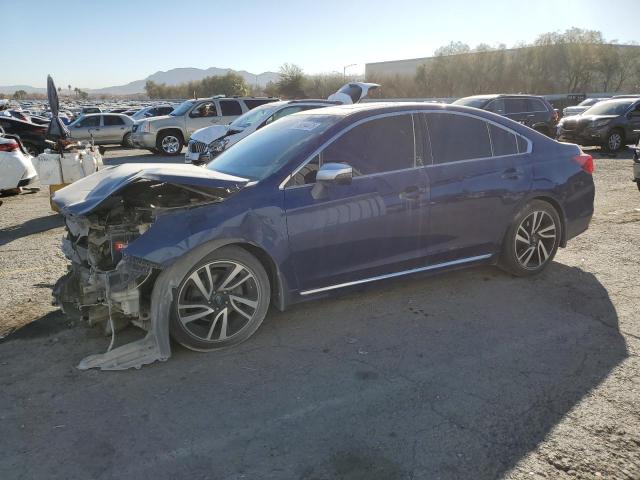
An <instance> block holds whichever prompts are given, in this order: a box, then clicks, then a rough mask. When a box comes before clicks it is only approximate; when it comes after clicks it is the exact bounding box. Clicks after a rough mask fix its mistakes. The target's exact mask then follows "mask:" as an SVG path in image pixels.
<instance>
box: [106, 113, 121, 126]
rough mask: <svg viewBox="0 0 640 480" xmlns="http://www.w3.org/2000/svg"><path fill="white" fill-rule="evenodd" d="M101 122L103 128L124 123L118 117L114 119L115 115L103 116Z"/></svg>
mask: <svg viewBox="0 0 640 480" xmlns="http://www.w3.org/2000/svg"><path fill="white" fill-rule="evenodd" d="M103 121H104V126H105V127H112V126H116V125H124V121H123V120H122V119H121V118H120V117H116V116H115V115H105V116H104V119H103Z"/></svg>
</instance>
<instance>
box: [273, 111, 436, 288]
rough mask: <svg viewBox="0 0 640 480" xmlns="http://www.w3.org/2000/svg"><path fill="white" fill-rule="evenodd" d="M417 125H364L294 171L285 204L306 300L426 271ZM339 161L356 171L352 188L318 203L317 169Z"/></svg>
mask: <svg viewBox="0 0 640 480" xmlns="http://www.w3.org/2000/svg"><path fill="white" fill-rule="evenodd" d="M414 123H415V122H414V117H413V115H411V114H406V113H404V114H401V115H398V114H391V115H386V116H383V117H379V118H375V119H367V120H364V121H361V122H360V123H358V124H356V125H355V126H351V127H349V128H347V129H346V130H345V131H343V132H342V133H341V134H340V135H339V136H338V137H337V138H335V139H334V140H332V141H331V142H330V143H329V144H328V145H326V146H325V147H324V148H322V149H321V150H320V151H319V152H318V153H316V154H314V155H313V156H312V158H311V159H310V160H309V161H308V162H307V163H306V164H304V165H303V166H302V167H301V168H299V169H298V170H296V171H295V172H294V175H293V176H292V178H291V180H290V181H289V183H288V184H287V185H286V186H285V189H284V202H285V210H286V215H287V229H288V235H289V248H290V252H291V259H292V262H293V267H294V269H295V271H296V275H297V279H298V282H299V285H298V286H299V289H300V290H301V293H303V294H305V293H312V292H314V290H316V289H326V288H332V286H333V287H335V286H336V285H339V284H342V283H345V282H353V281H356V282H358V281H361V280H363V279H367V278H371V277H374V276H378V275H384V274H388V273H397V272H401V271H405V270H408V269H412V268H415V267H416V266H421V265H423V264H422V261H421V259H422V257H423V256H424V252H423V251H422V250H421V247H422V242H421V236H423V235H426V229H427V226H428V218H427V217H428V203H427V201H428V195H427V189H426V186H427V185H426V177H425V175H424V166H422V164H421V162H422V159H421V156H422V153H421V142H420V141H418V142H415V140H414V139H415V138H416V130H414ZM418 134H419V133H418ZM334 162H337V163H347V164H349V165H350V166H351V167H352V169H353V180H352V182H351V184H350V185H334V184H332V185H329V186H327V188H326V196H325V197H321V198H314V195H312V189H313V188H314V184H315V175H316V173H317V171H318V169H319V168H320V167H321V166H322V165H324V164H326V163H334Z"/></svg>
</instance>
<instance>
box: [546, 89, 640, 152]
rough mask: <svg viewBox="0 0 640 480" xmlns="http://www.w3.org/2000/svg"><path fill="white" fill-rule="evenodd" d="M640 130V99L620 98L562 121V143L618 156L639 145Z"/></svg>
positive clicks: (560, 133) (560, 130)
mask: <svg viewBox="0 0 640 480" xmlns="http://www.w3.org/2000/svg"><path fill="white" fill-rule="evenodd" d="M636 130H640V97H636V98H633V97H630V98H617V99H612V100H605V101H603V102H598V103H596V104H595V105H594V106H593V107H590V108H589V109H588V110H586V111H585V112H583V113H582V114H581V115H574V116H572V117H565V118H563V119H562V120H560V123H559V124H558V139H559V140H564V141H568V142H575V143H578V144H580V145H585V146H601V147H602V148H603V149H605V150H607V151H609V152H617V151H618V150H620V149H621V148H622V147H623V146H624V145H627V144H630V143H635V142H636V141H638V136H639V133H638V132H637V131H636Z"/></svg>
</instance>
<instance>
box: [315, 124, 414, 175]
mask: <svg viewBox="0 0 640 480" xmlns="http://www.w3.org/2000/svg"><path fill="white" fill-rule="evenodd" d="M330 162H339V163H348V164H349V165H351V167H352V168H353V175H354V176H358V175H370V174H373V173H382V172H389V171H393V170H402V169H405V168H413V167H414V166H415V147H414V134H413V120H412V118H411V115H393V116H388V117H384V118H378V119H376V120H371V121H369V122H366V123H363V124H360V125H358V126H357V127H354V128H352V129H351V130H349V131H348V132H347V133H345V134H344V135H342V136H341V137H340V138H338V139H337V140H336V141H335V142H333V143H332V144H331V145H329V146H328V147H327V148H325V149H324V151H323V152H322V154H321V163H322V164H325V163H330Z"/></svg>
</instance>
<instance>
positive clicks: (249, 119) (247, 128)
mask: <svg viewBox="0 0 640 480" xmlns="http://www.w3.org/2000/svg"><path fill="white" fill-rule="evenodd" d="M379 86H380V85H378V84H377V83H362V82H355V83H348V84H346V85H344V86H343V87H341V88H340V89H339V90H338V91H337V92H336V93H334V94H332V95H331V96H330V97H329V99H327V100H309V99H307V100H283V101H279V102H272V103H268V104H265V105H261V106H259V107H256V108H254V109H253V110H251V111H249V112H247V113H245V114H244V115H242V116H240V117H238V118H236V119H235V120H234V121H233V122H231V123H230V124H229V125H212V126H209V127H204V128H201V129H200V130H196V131H195V132H194V133H193V135H191V140H189V144H188V145H187V153H186V154H185V160H184V161H185V163H193V164H194V165H201V164H203V163H206V162H208V161H210V160H211V159H212V158H214V157H216V156H217V155H220V153H222V152H223V151H225V150H226V149H228V148H229V147H231V146H232V145H235V144H236V143H238V142H239V141H240V140H242V139H243V138H245V137H247V136H248V135H251V134H252V133H253V132H255V131H256V130H258V129H260V128H262V127H264V126H266V125H269V124H271V123H272V122H275V121H276V120H278V119H280V118H284V117H286V116H287V115H291V114H293V113H297V112H303V111H305V110H312V109H314V108H322V107H328V106H330V105H340V104H351V103H358V102H359V101H360V100H362V99H363V98H365V97H366V96H367V95H368V94H369V91H371V90H374V89H376V88H378V87H379Z"/></svg>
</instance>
